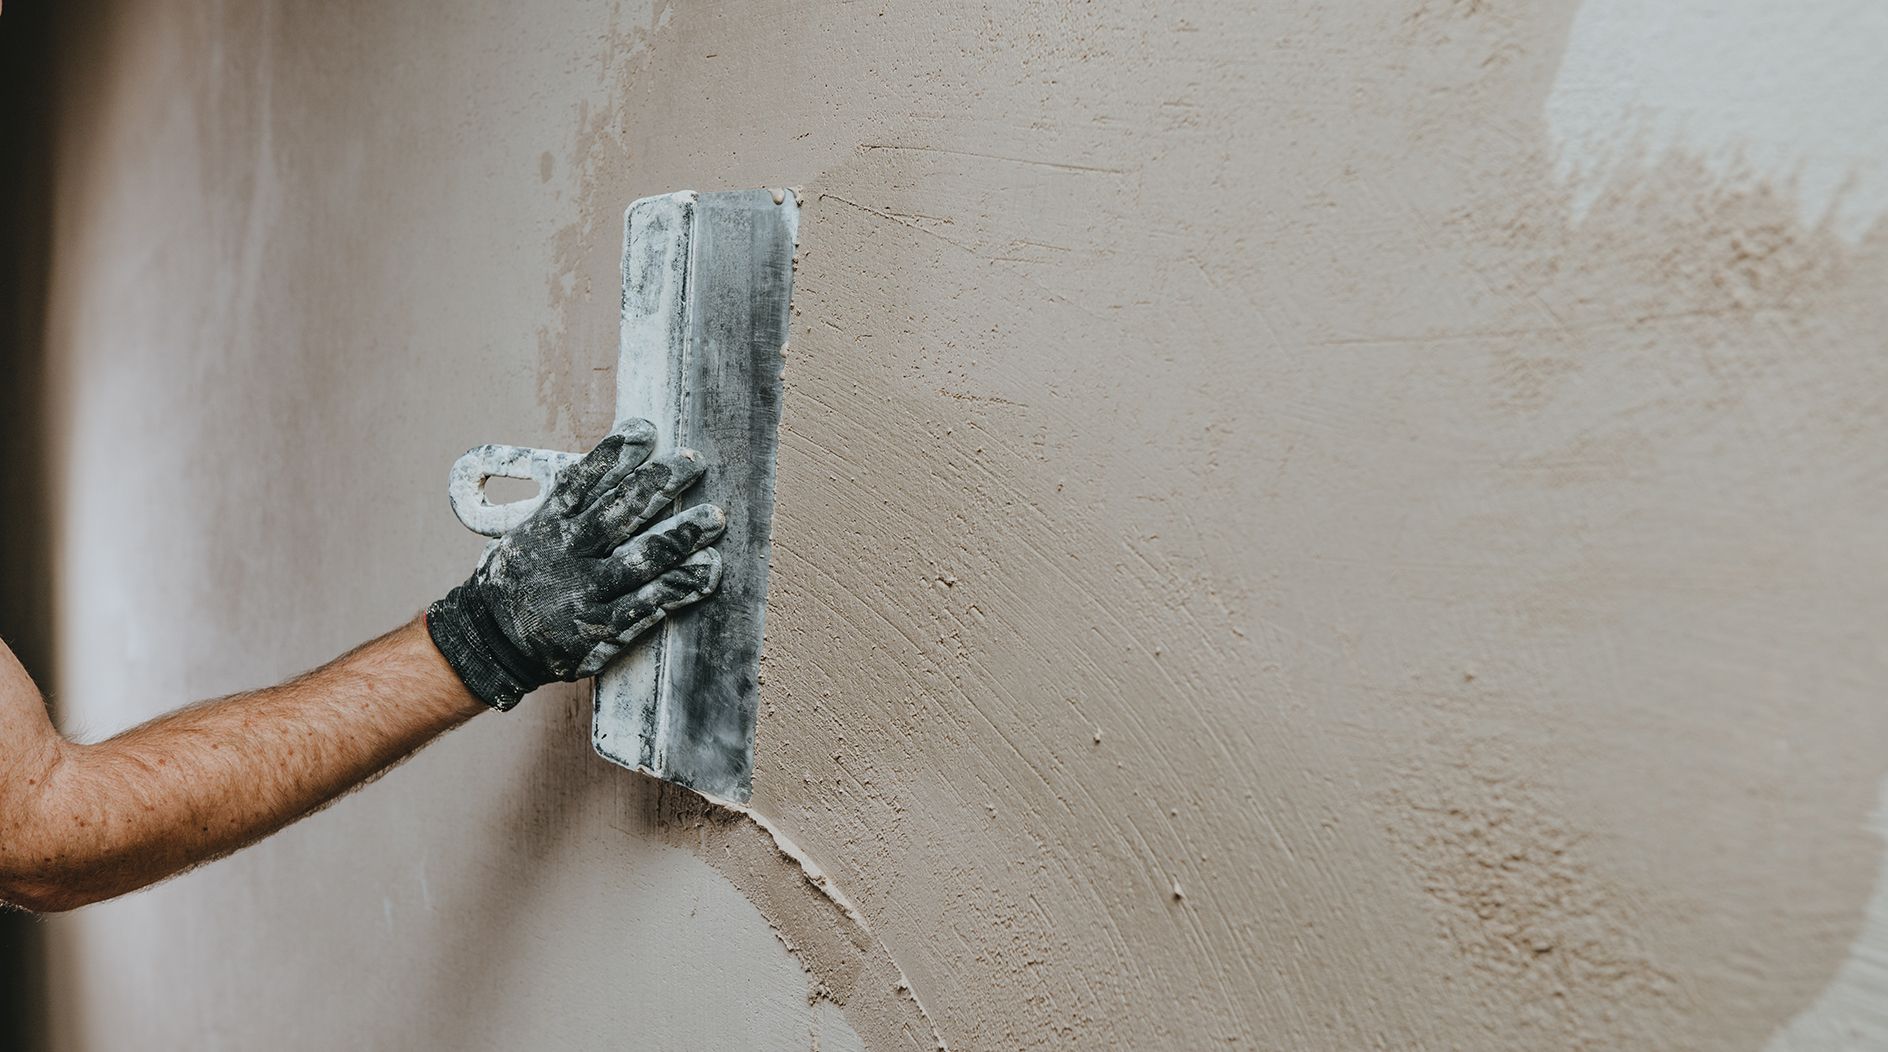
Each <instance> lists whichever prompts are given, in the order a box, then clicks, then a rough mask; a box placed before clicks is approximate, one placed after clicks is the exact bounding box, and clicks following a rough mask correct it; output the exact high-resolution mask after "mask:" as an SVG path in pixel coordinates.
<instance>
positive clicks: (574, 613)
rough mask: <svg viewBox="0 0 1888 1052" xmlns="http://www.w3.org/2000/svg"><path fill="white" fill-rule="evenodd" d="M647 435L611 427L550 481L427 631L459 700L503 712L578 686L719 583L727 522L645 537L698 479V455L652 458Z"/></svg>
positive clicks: (651, 432)
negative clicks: (537, 695) (456, 684)
mask: <svg viewBox="0 0 1888 1052" xmlns="http://www.w3.org/2000/svg"><path fill="white" fill-rule="evenodd" d="M654 445H655V428H654V427H653V426H652V425H650V424H649V423H648V422H647V421H642V420H635V421H631V422H629V423H628V424H626V425H623V426H620V427H619V428H618V429H617V431H616V432H615V433H614V434H612V435H610V436H609V437H608V438H606V439H604V440H603V441H602V442H601V443H599V444H598V445H597V447H596V448H595V449H593V450H591V451H590V453H589V454H588V455H587V456H585V457H584V458H583V459H582V460H580V461H578V462H577V463H575V464H572V465H571V466H570V467H568V468H565V469H564V470H563V471H562V472H560V473H558V476H557V478H556V480H555V481H554V482H553V483H552V485H551V487H550V493H549V494H547V495H546V497H545V500H544V503H543V504H542V505H540V506H539V507H538V509H537V511H535V512H533V513H532V515H531V517H530V518H528V519H526V520H525V521H524V522H522V523H520V524H519V525H518V526H517V527H516V528H514V529H513V530H511V531H510V532H509V533H506V534H505V535H504V536H502V537H500V538H499V539H498V540H497V541H496V542H495V543H494V544H492V545H491V546H490V547H489V548H487V549H486V551H485V554H484V556H483V557H482V558H480V559H479V564H478V569H476V570H474V571H473V572H472V576H471V577H470V578H468V579H467V580H466V582H465V583H464V584H462V585H460V586H459V587H457V588H454V589H453V590H452V591H451V592H448V593H447V594H446V597H445V598H444V599H441V600H439V601H438V602H436V603H434V604H433V605H432V606H431V607H429V608H427V611H426V628H427V631H428V632H429V633H431V635H432V637H433V644H434V645H435V646H437V647H438V648H439V652H440V653H441V654H443V655H444V656H445V658H446V662H447V664H450V665H451V666H452V668H453V671H454V672H457V673H458V674H459V678H460V679H461V680H463V681H464V682H465V685H466V688H467V689H469V690H470V691H471V692H472V693H473V694H475V695H477V696H478V698H479V699H480V700H481V701H483V702H485V703H486V704H487V705H490V706H491V707H492V708H495V709H498V710H499V711H501V712H503V711H504V710H506V709H509V708H511V707H512V706H513V705H516V704H517V703H518V700H519V699H520V698H522V697H524V696H525V695H526V694H528V693H530V692H531V691H533V690H535V689H537V688H538V687H540V686H543V685H544V684H546V683H549V682H551V681H553V680H563V681H564V682H572V681H575V680H578V679H582V678H585V677H588V676H594V675H596V673H597V671H598V670H599V669H601V668H602V667H603V666H604V665H606V664H608V663H609V662H610V659H612V658H614V657H616V655H617V654H619V653H621V652H622V650H623V648H624V647H626V646H628V645H629V643H630V641H631V640H634V639H635V638H636V637H637V636H639V635H641V634H643V633H644V632H647V631H648V630H649V629H650V628H651V627H653V626H654V625H656V624H657V623H659V622H660V621H661V620H662V619H663V618H664V617H666V616H668V614H669V613H670V611H673V610H675V609H676V608H678V607H682V606H686V605H687V604H689V603H693V602H695V601H697V600H699V599H701V598H703V597H704V596H706V595H708V594H709V593H710V592H713V591H714V590H715V586H716V585H718V584H720V583H721V558H720V556H719V555H718V554H716V552H715V551H714V549H712V548H710V547H708V545H710V544H713V543H714V542H715V541H716V540H717V539H719V538H720V536H721V533H722V531H723V530H724V529H725V528H726V525H727V514H726V513H725V512H724V511H722V510H721V509H720V508H718V507H716V506H714V505H712V504H699V505H696V506H695V507H692V508H689V509H688V510H687V511H684V512H681V513H680V514H677V515H673V516H670V517H669V518H666V519H664V520H662V521H661V522H658V523H656V524H655V525H654V526H650V527H649V528H648V529H644V528H643V526H644V524H646V523H647V522H648V521H649V520H650V519H652V518H654V517H655V516H656V515H657V514H658V513H660V512H661V511H662V510H663V509H665V508H667V507H669V505H670V504H671V503H672V502H673V501H674V500H675V498H676V496H677V495H678V494H680V493H681V492H682V491H683V490H686V489H687V488H688V487H689V486H690V485H692V484H693V483H694V482H695V480H696V479H698V478H700V477H701V473H702V471H703V469H704V465H703V464H702V463H701V457H700V454H697V453H695V452H694V451H692V450H678V451H676V452H674V453H669V454H666V455H664V456H660V457H656V458H655V459H653V460H651V459H649V451H650V449H651V448H652V447H653V446H654Z"/></svg>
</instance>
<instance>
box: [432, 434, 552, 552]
mask: <svg viewBox="0 0 1888 1052" xmlns="http://www.w3.org/2000/svg"><path fill="white" fill-rule="evenodd" d="M581 459H583V454H581V453H560V452H558V451H557V450H554V449H532V448H530V447H529V446H479V447H477V448H475V449H469V450H467V451H466V454H465V456H462V457H460V458H459V459H458V460H456V461H454V462H453V465H452V478H451V481H449V482H448V483H447V485H446V492H447V493H448V494H450V495H451V497H452V513H453V514H454V515H457V516H458V517H459V521H460V522H462V523H465V528H466V529H468V530H471V531H472V532H473V533H478V534H483V535H485V536H487V537H497V536H499V535H500V534H503V533H504V532H506V531H507V530H510V529H511V528H512V527H514V526H517V525H518V524H519V523H521V522H523V521H524V520H526V519H528V518H530V517H531V513H532V512H534V511H536V510H538V505H540V504H543V503H544V498H545V497H546V496H548V495H549V494H550V492H551V483H552V482H553V481H554V480H555V479H556V478H557V473H558V472H560V471H562V470H564V469H565V468H567V467H569V466H570V465H572V464H575V463H576V462H577V461H579V460H581ZM495 478H506V479H525V480H527V481H531V482H536V483H537V484H538V491H537V492H536V493H535V494H532V495H531V496H529V497H526V498H525V499H523V500H514V501H512V502H511V503H509V504H493V503H492V502H491V501H489V500H486V499H485V483H486V481H487V480H490V479H495Z"/></svg>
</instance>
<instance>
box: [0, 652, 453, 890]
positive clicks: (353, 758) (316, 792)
mask: <svg viewBox="0 0 1888 1052" xmlns="http://www.w3.org/2000/svg"><path fill="white" fill-rule="evenodd" d="M484 709H485V706H484V705H482V704H481V703H480V702H479V700H478V699H477V698H475V697H473V696H472V694H471V692H469V691H468V690H467V689H466V687H465V685H464V684H463V683H461V682H460V680H459V677H458V676H457V675H455V674H454V673H453V671H452V668H451V667H450V666H448V665H447V664H446V661H445V659H444V658H442V657H441V656H440V654H439V651H438V650H437V649H436V648H435V647H434V646H433V645H432V642H431V640H429V639H428V638H427V635H426V628H425V626H424V624H422V623H421V622H420V621H419V620H417V619H416V620H414V621H412V622H410V623H408V624H406V625H403V626H401V627H400V628H397V629H395V630H393V631H392V632H389V633H387V634H386V635H384V636H381V637H380V638H379V639H376V640H373V641H372V642H369V643H366V644H363V645H362V646H360V647H358V648H356V649H354V650H352V651H350V652H348V653H346V654H343V655H342V656H340V657H338V658H335V659H334V660H333V661H330V662H329V663H327V664H326V665H323V666H321V667H320V668H318V669H315V670H314V671H312V672H309V673H307V674H305V675H302V676H298V677H296V678H295V679H292V680H289V681H288V682H286V683H283V684H281V685H279V686H274V687H267V688H264V689H262V690H257V691H250V692H248V693H244V694H237V695H233V696H231V697H227V698H221V699H218V700H215V701H209V702H204V703H201V704H198V705H192V706H190V707H188V708H185V709H181V710H179V711H176V712H172V713H168V714H166V715H164V716H160V717H158V718H157V719H154V720H152V721H150V722H149V723H145V724H143V725H141V726H138V727H135V728H132V729H131V730H128V731H126V732H124V733H123V734H120V735H118V736H116V737H114V738H111V739H108V740H106V741H102V742H99V743H97V744H93V745H84V744H79V743H75V742H71V741H67V740H66V739H65V738H64V737H62V736H61V735H60V734H59V733H58V732H57V731H56V730H55V729H54V728H53V725H52V721H51V720H50V719H48V718H47V715H46V709H45V705H44V703H43V702H42V701H41V699H40V696H39V692H38V690H37V689H35V688H34V686H33V682H32V680H31V679H29V678H28V677H27V674H26V671H25V670H24V669H23V668H21V667H20V664H19V662H18V661H16V660H15V659H14V657H13V653H12V651H10V650H7V649H5V647H4V646H0V733H3V734H4V740H0V768H3V770H0V898H4V899H5V900H6V901H8V902H10V903H13V904H14V905H18V906H22V907H25V908H26V909H31V910H37V911H55V910H66V909H72V908H74V907H77V906H82V905H85V904H87V903H90V902H96V901H98V900H100V899H107V898H111V897H112V896H114V895H121V894H124V893H125V892H128V891H133V890H136V889H137V888H141V887H144V886H145V885H147V884H152V883H155V882H157V881H159V880H163V879H164V878H165V877H168V876H171V875H172V874H175V873H177V872H180V871H182V870H184V869H187V868H189V867H191V866H193V865H196V864H198V863H200V862H204V861H207V860H209V859H213V858H217V857H219V856H222V855H225V854H228V853H229V852H231V851H234V850H235V849H237V848H239V847H243V846H244V845H246V844H249V843H251V842H253V841H255V840H259V839H261V838H262V837H265V836H267V835H269V834H270V833H273V832H275V831H276V830H277V829H280V828H282V827H283V826H285V825H287V824H289V823H290V822H293V821H295V820H296V819H298V818H301V817H302V816H304V815H306V814H308V813H310V812H312V811H315V810H317V809H318V808H320V807H321V806H322V805H323V804H326V803H328V802H329V801H330V800H333V799H334V798H335V797H337V796H340V795H341V794H342V793H345V792H346V791H347V790H348V789H350V788H352V787H354V786H355V785H358V784H360V783H361V782H362V781H364V780H366V779H368V778H370V777H372V776H373V775H374V774H376V773H378V772H380V771H382V770H384V769H385V768H387V767H388V766H390V765H392V764H393V763H395V762H397V761H398V760H400V759H401V758H403V757H405V756H406V755H408V754H409V753H411V752H413V751H414V750H415V749H418V748H419V747H420V746H421V745H424V744H425V743H426V742H428V741H430V740H432V739H433V738H434V737H435V736H437V735H439V734H440V733H442V732H444V731H447V730H450V729H451V728H453V727H456V726H458V725H459V724H461V723H464V722H465V721H466V720H468V719H470V718H472V717H473V716H474V715H476V714H478V713H479V712H482V711H484Z"/></svg>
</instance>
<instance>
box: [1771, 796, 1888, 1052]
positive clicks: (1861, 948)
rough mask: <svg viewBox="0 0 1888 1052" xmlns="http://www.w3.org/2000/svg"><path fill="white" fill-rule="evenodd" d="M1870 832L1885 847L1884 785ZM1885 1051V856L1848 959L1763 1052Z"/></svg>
mask: <svg viewBox="0 0 1888 1052" xmlns="http://www.w3.org/2000/svg"><path fill="white" fill-rule="evenodd" d="M1868 827H1869V831H1870V832H1872V833H1874V834H1875V835H1876V836H1878V837H1880V838H1881V839H1882V843H1883V845H1884V847H1888V779H1883V781H1882V783H1881V800H1880V803H1878V804H1877V805H1876V807H1875V813H1874V814H1873V815H1872V816H1870V819H1869V824H1868ZM1873 1048H1888V855H1885V856H1884V857H1883V859H1882V868H1881V872H1880V874H1879V875H1877V876H1876V878H1875V892H1874V894H1873V895H1871V896H1869V900H1868V906H1867V907H1866V909H1865V910H1864V911H1863V914H1862V930H1861V931H1859V932H1857V933H1856V936H1855V941H1854V942H1853V943H1852V944H1850V948H1849V958H1848V960H1846V961H1844V962H1842V967H1841V968H1840V969H1838V970H1837V971H1836V975H1835V978H1834V979H1832V980H1830V982H1829V985H1828V986H1826V987H1824V988H1823V991H1822V995H1821V996H1820V997H1818V998H1816V1001H1815V1003H1814V1004H1812V1005H1810V1006H1809V1007H1808V1008H1806V1009H1804V1010H1803V1011H1802V1012H1801V1013H1800V1014H1799V1015H1797V1017H1796V1018H1795V1019H1792V1020H1790V1022H1789V1025H1788V1026H1785V1027H1784V1028H1783V1029H1781V1030H1779V1031H1777V1033H1776V1035H1775V1036H1773V1037H1772V1038H1771V1039H1770V1043H1769V1044H1768V1045H1765V1046H1764V1049H1765V1052H1810V1050H1812V1049H1814V1050H1817V1052H1832V1050H1837V1049H1842V1050H1848V1049H1853V1050H1855V1052H1861V1050H1863V1049H1873Z"/></svg>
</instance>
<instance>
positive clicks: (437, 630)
mask: <svg viewBox="0 0 1888 1052" xmlns="http://www.w3.org/2000/svg"><path fill="white" fill-rule="evenodd" d="M426 632H427V634H428V635H430V636H432V638H433V646H435V647H438V648H439V653H440V655H441V656H442V657H444V658H445V659H446V664H448V665H451V666H452V670H453V671H454V672H456V673H458V674H459V681H460V682H462V683H464V684H465V687H466V689H467V690H469V691H471V692H472V694H473V696H474V697H476V698H478V699H479V700H480V701H482V702H484V703H485V704H487V705H490V706H491V707H492V708H494V709H497V710H498V711H499V712H508V711H510V710H511V708H512V707H513V706H514V705H517V704H518V702H519V701H520V700H521V699H523V697H524V696H525V695H526V694H529V693H530V692H531V691H532V690H535V689H536V688H537V687H538V686H539V684H537V683H534V682H531V681H530V680H529V679H528V678H527V677H525V676H522V675H520V674H519V673H518V672H517V671H515V669H516V667H517V664H518V663H517V662H508V661H506V660H505V659H504V656H503V654H502V651H504V650H507V649H510V648H509V647H508V646H507V645H506V643H505V640H504V636H503V635H502V634H501V633H500V632H499V630H498V625H497V623H496V622H495V621H493V619H492V616H491V611H489V610H487V609H486V607H485V603H484V602H483V600H482V598H481V597H480V596H479V595H478V593H476V592H475V591H473V590H472V589H471V588H470V587H468V586H466V585H460V586H459V587H457V588H454V589H453V590H452V591H450V592H447V593H446V597H445V598H443V599H440V600H438V601H437V602H435V603H433V605H431V606H429V607H427V608H426Z"/></svg>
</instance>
